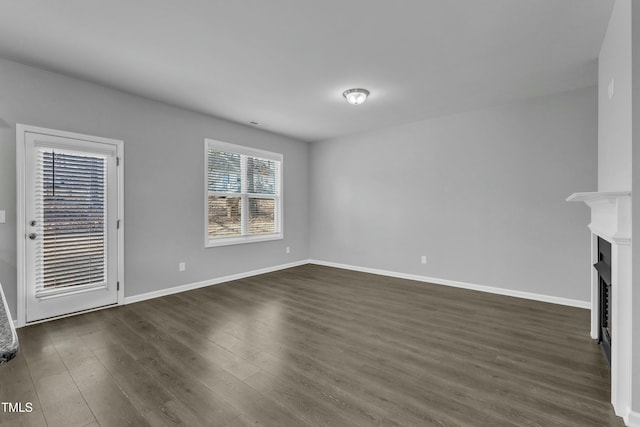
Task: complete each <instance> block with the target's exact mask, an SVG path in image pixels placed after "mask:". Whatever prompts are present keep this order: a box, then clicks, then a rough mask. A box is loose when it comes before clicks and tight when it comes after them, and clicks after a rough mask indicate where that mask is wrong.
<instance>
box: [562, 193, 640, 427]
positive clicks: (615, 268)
mask: <svg viewBox="0 0 640 427" xmlns="http://www.w3.org/2000/svg"><path fill="white" fill-rule="evenodd" d="M567 201H568V202H584V203H586V204H587V205H588V206H589V207H590V208H591V222H590V223H589V229H590V230H591V233H592V234H591V264H592V265H593V264H595V263H596V262H598V237H601V238H603V239H605V240H606V241H608V242H609V243H611V294H612V295H611V403H612V404H613V408H614V409H615V412H616V415H618V416H621V417H623V418H625V421H626V422H627V424H628V422H629V414H630V413H631V412H632V411H631V383H630V378H631V342H632V339H633V337H632V330H631V322H632V317H631V316H632V305H631V296H632V294H631V286H632V284H631V192H630V191H615V192H594V193H573V194H572V195H571V196H569V197H568V198H567ZM589 268H590V270H591V337H592V338H593V339H598V335H599V324H598V323H599V318H598V310H599V306H600V301H599V292H598V290H599V283H598V274H597V272H596V270H595V269H594V268H593V267H589Z"/></svg>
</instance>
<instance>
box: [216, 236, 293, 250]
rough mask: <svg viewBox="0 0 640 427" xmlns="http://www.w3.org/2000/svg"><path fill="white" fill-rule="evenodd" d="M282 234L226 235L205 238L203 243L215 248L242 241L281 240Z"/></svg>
mask: <svg viewBox="0 0 640 427" xmlns="http://www.w3.org/2000/svg"><path fill="white" fill-rule="evenodd" d="M282 239H284V236H283V234H282V233H276V234H264V235H261V236H242V237H227V238H221V239H207V241H206V242H205V244H204V247H205V248H215V247H218V246H230V245H241V244H244V243H255V242H268V241H270V240H282Z"/></svg>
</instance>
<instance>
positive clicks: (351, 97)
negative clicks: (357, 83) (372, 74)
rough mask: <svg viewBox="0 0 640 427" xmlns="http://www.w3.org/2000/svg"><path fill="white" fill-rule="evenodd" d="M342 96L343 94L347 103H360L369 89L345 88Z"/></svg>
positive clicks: (365, 98) (364, 99)
mask: <svg viewBox="0 0 640 427" xmlns="http://www.w3.org/2000/svg"><path fill="white" fill-rule="evenodd" d="M342 96H344V99H346V100H347V102H348V103H349V104H351V105H360V104H362V103H363V102H364V101H366V100H367V96H369V91H368V90H366V89H349V90H345V91H344V93H343V94H342Z"/></svg>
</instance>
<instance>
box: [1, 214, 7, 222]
mask: <svg viewBox="0 0 640 427" xmlns="http://www.w3.org/2000/svg"><path fill="white" fill-rule="evenodd" d="M5 222H7V215H6V212H5V211H0V224H4V223H5Z"/></svg>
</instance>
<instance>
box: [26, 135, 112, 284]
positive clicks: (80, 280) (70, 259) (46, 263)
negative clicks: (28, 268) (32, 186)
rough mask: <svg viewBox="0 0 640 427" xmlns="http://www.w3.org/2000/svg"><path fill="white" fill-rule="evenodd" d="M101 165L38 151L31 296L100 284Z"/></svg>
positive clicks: (82, 157) (102, 258)
mask: <svg viewBox="0 0 640 427" xmlns="http://www.w3.org/2000/svg"><path fill="white" fill-rule="evenodd" d="M106 167H107V164H106V160H105V158H103V157H100V156H91V155H86V154H75V153H69V152H57V151H56V150H52V149H44V148H43V149H40V150H38V156H37V161H36V191H35V198H36V200H35V213H36V220H35V221H36V224H35V227H34V230H35V234H36V236H35V237H36V295H39V294H40V295H42V294H49V293H51V292H52V291H59V290H76V289H78V288H84V287H94V286H102V285H104V284H105V282H106V279H107V278H106V275H107V273H106V259H105V243H106V241H105V237H106V221H105V219H106V205H105V197H106V177H107V170H106Z"/></svg>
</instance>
